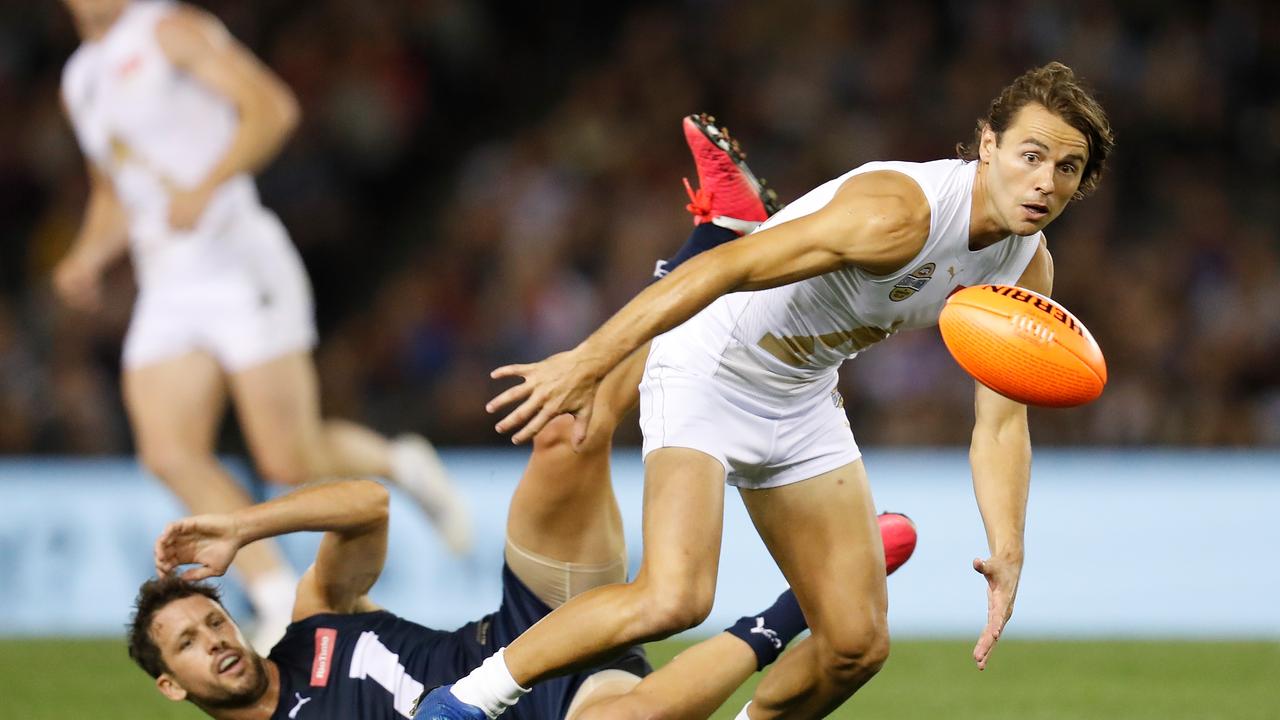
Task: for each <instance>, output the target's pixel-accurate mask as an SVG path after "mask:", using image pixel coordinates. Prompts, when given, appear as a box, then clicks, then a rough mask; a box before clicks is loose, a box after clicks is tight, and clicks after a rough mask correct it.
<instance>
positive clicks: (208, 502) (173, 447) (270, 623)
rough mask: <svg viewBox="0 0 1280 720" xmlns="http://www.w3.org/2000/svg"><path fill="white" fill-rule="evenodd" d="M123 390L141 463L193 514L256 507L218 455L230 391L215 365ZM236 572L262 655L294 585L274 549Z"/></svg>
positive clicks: (243, 556) (281, 623)
mask: <svg viewBox="0 0 1280 720" xmlns="http://www.w3.org/2000/svg"><path fill="white" fill-rule="evenodd" d="M123 388H124V400H125V407H126V409H127V410H128V413H129V422H130V424H131V426H132V428H133V436H134V442H135V443H136V445H137V447H138V455H139V458H140V460H141V461H142V463H143V465H144V466H146V467H147V469H148V470H150V471H151V472H152V473H154V474H155V475H156V476H158V477H159V478H160V479H161V480H162V481H164V483H165V484H166V485H167V486H169V488H170V489H171V490H173V492H174V494H176V495H177V496H178V499H179V500H181V501H182V503H183V504H184V505H186V507H187V508H188V509H189V510H190V511H191V513H193V514H202V513H225V512H230V511H232V510H235V509H237V508H242V507H246V506H248V505H249V504H251V500H250V498H249V495H248V493H246V492H245V491H244V488H242V487H241V486H240V485H239V484H238V483H237V482H236V481H235V480H234V479H233V478H232V477H231V476H230V475H228V474H227V472H226V470H225V469H224V468H223V467H222V466H221V465H220V464H219V463H218V461H217V458H216V457H215V455H214V442H215V436H216V433H217V428H218V425H219V422H220V421H221V419H222V413H223V410H224V409H225V407H226V385H225V380H224V378H223V374H222V369H221V368H220V367H219V366H218V364H217V362H216V361H215V360H214V359H213V358H212V357H210V356H208V355H206V354H204V353H189V354H187V355H183V356H180V357H177V358H174V359H170V360H165V361H161V362H157V363H151V364H147V365H144V366H141V367H136V368H128V369H126V370H125V372H124V377H123ZM235 567H236V569H237V570H238V571H239V572H240V573H241V574H242V575H243V576H244V579H245V585H246V589H247V591H248V594H249V598H250V600H251V602H252V603H253V606H254V610H255V611H256V612H257V614H258V622H259V626H260V627H259V631H258V632H257V633H255V638H254V645H255V646H257V647H258V649H259V650H262V651H264V652H265V651H266V650H268V649H270V645H271V644H273V643H274V641H275V639H277V638H278V637H279V635H282V634H283V633H284V628H285V626H286V625H288V623H289V615H290V611H291V609H292V606H293V592H294V585H295V584H296V582H297V578H296V576H295V573H294V572H293V570H292V569H291V568H290V567H289V566H288V564H287V563H286V562H285V560H284V556H283V555H282V554H281V552H280V550H279V546H277V545H276V543H275V542H274V541H262V542H256V543H253V544H251V545H248V546H246V547H244V548H243V549H242V550H241V551H240V552H239V554H237V556H236V561H235Z"/></svg>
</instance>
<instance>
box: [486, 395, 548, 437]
mask: <svg viewBox="0 0 1280 720" xmlns="http://www.w3.org/2000/svg"><path fill="white" fill-rule="evenodd" d="M542 405H543V400H542V399H541V398H539V397H533V396H531V397H529V398H528V399H526V400H525V401H524V402H522V403H520V407H517V408H516V409H515V410H512V411H511V412H510V413H508V414H507V416H506V417H504V418H502V420H500V421H498V424H497V425H494V426H493V428H494V429H495V430H497V431H498V432H500V433H509V432H511V431H512V430H518V429H521V428H523V427H524V426H525V425H527V424H529V421H530V420H532V419H533V417H534V416H535V415H537V414H538V411H539V410H541V409H542Z"/></svg>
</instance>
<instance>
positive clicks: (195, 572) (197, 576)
mask: <svg viewBox="0 0 1280 720" xmlns="http://www.w3.org/2000/svg"><path fill="white" fill-rule="evenodd" d="M217 574H218V573H216V572H214V570H213V568H211V567H207V566H205V565H197V566H196V567H193V568H191V569H190V570H187V571H186V572H184V573H182V579H183V580H188V581H191V582H195V581H197V580H204V579H205V578H211V577H213V576H214V575H217Z"/></svg>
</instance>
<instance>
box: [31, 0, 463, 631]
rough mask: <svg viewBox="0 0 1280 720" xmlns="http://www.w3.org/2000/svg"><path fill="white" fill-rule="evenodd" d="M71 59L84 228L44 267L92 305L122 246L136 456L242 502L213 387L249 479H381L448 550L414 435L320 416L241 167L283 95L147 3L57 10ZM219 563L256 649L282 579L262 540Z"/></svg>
mask: <svg viewBox="0 0 1280 720" xmlns="http://www.w3.org/2000/svg"><path fill="white" fill-rule="evenodd" d="M66 5H67V7H68V8H69V9H70V11H71V15H72V17H73V19H74V21H75V25H76V28H77V30H78V31H79V34H80V37H81V41H82V43H81V45H80V47H79V48H78V49H77V50H76V52H75V53H74V54H73V55H72V56H71V59H70V60H69V61H68V62H67V65H66V68H65V69H64V72H63V78H62V100H63V103H64V105H65V108H66V111H67V113H68V115H69V116H70V118H71V123H72V126H73V128H74V130H75V135H76V138H77V140H78V142H79V144H80V147H81V149H82V151H83V152H84V154H85V156H86V158H87V160H88V163H87V164H88V171H89V177H90V194H89V201H88V207H87V209H86V212H85V218H84V222H83V226H82V228H81V230H80V233H79V235H78V236H77V238H76V240H75V243H74V245H73V247H72V248H71V250H70V252H69V253H68V254H67V256H66V257H65V258H64V259H63V260H62V261H61V262H60V263H59V264H58V266H57V268H56V269H55V272H54V287H55V289H56V291H57V293H58V295H59V296H60V297H61V298H62V299H63V300H64V301H65V302H66V303H67V304H68V305H70V306H72V307H74V308H77V309H80V310H83V311H87V312H92V311H94V310H95V309H97V308H98V306H99V284H100V278H101V276H102V273H103V272H104V270H105V269H106V268H107V267H108V266H109V265H111V264H112V263H114V262H115V261H117V260H118V259H119V258H120V257H121V256H123V255H124V254H125V252H126V250H128V251H129V254H130V257H131V259H132V263H133V269H134V273H135V276H136V278H137V284H138V288H139V293H138V298H137V302H136V304H135V306H134V309H133V317H132V320H131V322H130V325H129V332H128V335H127V337H126V339H125V342H124V358H123V365H124V378H123V388H124V400H125V405H126V407H127V409H128V412H129V419H130V423H131V425H132V428H133V434H134V440H135V443H136V445H137V448H138V453H139V455H140V457H141V459H142V462H143V463H144V464H145V465H146V466H147V467H148V468H149V469H150V470H151V471H152V472H154V473H155V474H156V475H158V476H159V477H160V478H162V479H163V480H164V482H165V483H166V484H167V485H168V486H169V487H170V488H171V489H172V490H173V491H174V492H175V493H176V494H177V495H178V497H179V499H181V500H182V502H183V503H185V504H186V506H187V507H188V508H190V509H191V511H193V512H196V513H217V512H229V511H232V510H234V509H235V508H239V507H244V506H246V505H248V503H249V498H248V497H247V495H246V494H245V493H244V491H243V490H242V489H241V488H240V487H239V486H238V485H237V484H236V482H235V481H234V480H233V479H232V478H231V476H229V475H228V474H227V472H226V470H225V469H224V468H223V467H222V466H221V465H220V464H219V463H218V461H217V459H216V458H215V455H214V450H215V441H216V434H217V430H218V427H219V424H220V421H221V419H222V417H223V414H224V411H225V406H226V400H227V396H228V393H229V394H230V397H231V399H232V401H233V403H234V405H235V408H236V411H237V417H238V419H239V422H240V427H241V429H242V431H243V433H244V436H245V438H246V441H247V443H248V446H249V450H250V452H251V453H252V455H253V459H254V462H255V464H256V466H257V468H258V470H259V472H260V473H261V474H262V475H263V476H265V477H266V478H267V479H268V480H270V481H273V482H276V483H282V484H287V485H292V484H296V483H300V482H303V481H307V480H312V479H315V478H323V477H333V476H353V475H380V476H384V477H389V478H390V479H391V480H392V481H393V482H395V483H396V484H397V485H399V486H400V487H402V488H404V489H405V490H407V491H409V493H410V494H411V495H412V496H413V497H414V499H415V500H416V501H417V502H418V503H419V504H420V505H422V507H423V508H424V510H425V511H426V512H427V514H428V515H429V516H430V518H431V519H432V520H433V521H435V523H436V525H437V527H438V528H439V529H440V530H441V531H442V533H443V535H444V538H445V540H446V542H447V543H448V545H449V546H450V548H452V549H453V550H455V551H459V552H461V551H464V550H465V549H466V547H467V545H468V543H469V525H468V521H467V515H466V512H465V508H464V507H463V506H462V504H461V501H460V499H459V497H458V495H457V494H456V492H455V491H454V489H453V488H452V487H451V486H450V484H449V481H448V478H447V476H446V474H445V471H444V467H443V465H442V464H441V463H440V461H439V459H438V457H437V456H436V453H435V450H434V449H433V448H432V447H431V446H430V445H429V444H428V443H427V442H426V441H425V440H424V439H422V438H420V437H417V436H414V435H405V436H402V437H400V438H398V439H397V440H395V441H388V440H386V439H384V438H383V437H381V436H379V435H377V434H375V433H373V432H372V431H370V430H368V429H366V428H363V427H360V426H358V425H355V424H352V423H350V422H345V421H340V420H327V421H326V420H322V419H321V415H320V401H319V391H318V387H317V379H316V371H315V367H314V364H313V361H312V358H311V350H312V348H313V347H314V345H315V343H316V331H315V327H314V319H313V316H312V298H311V288H310V284H309V281H308V279H307V276H306V272H305V269H304V268H303V265H302V262H301V259H300V258H299V256H298V253H297V251H296V250H295V248H294V247H293V245H292V243H291V242H290V240H289V237H288V235H287V233H286V232H285V229H284V228H283V227H282V226H281V224H280V222H279V220H278V219H277V218H276V216H275V214H273V213H272V212H271V211H269V210H267V209H266V208H264V207H263V206H262V205H261V203H260V202H259V200H258V195H257V190H256V188H255V186H254V181H253V173H254V172H255V171H257V170H259V169H260V168H262V167H263V166H264V165H266V164H267V163H268V162H270V161H271V159H272V158H273V157H274V156H275V155H276V153H277V152H278V151H279V149H280V147H281V145H282V144H283V143H284V141H285V139H286V138H287V137H288V136H289V134H290V133H291V132H292V130H293V129H294V127H295V126H296V124H297V122H298V106H297V102H296V100H295V98H294V96H293V94H292V93H291V92H290V91H289V89H288V88H287V87H286V86H285V85H284V84H283V83H282V82H281V81H280V79H279V78H278V77H276V76H275V75H274V74H273V73H272V72H271V71H270V70H269V69H267V68H266V67H264V66H263V65H262V63H260V62H259V61H258V59H257V58H255V57H254V56H253V55H252V54H251V53H250V52H249V51H247V50H246V49H245V48H244V47H242V46H241V45H240V44H239V43H237V42H236V41H235V40H234V39H233V38H232V37H230V35H229V34H228V33H227V31H226V30H225V28H223V26H222V24H221V23H220V22H219V21H218V20H217V19H215V18H214V17H212V16H210V15H208V14H207V13H205V12H203V11H201V10H198V9H195V8H193V7H190V6H186V5H182V4H178V3H172V2H159V1H150V0H148V1H142V0H139V1H137V2H129V1H128V0H66ZM239 557H240V559H239V561H238V562H237V568H238V569H239V570H240V572H241V573H242V574H243V576H244V579H245V582H246V587H247V591H248V595H249V598H250V600H251V601H252V603H253V606H254V609H255V611H256V612H257V615H258V627H259V631H258V632H259V635H258V637H257V638H256V639H255V642H257V643H259V644H260V646H265V647H269V646H270V643H271V642H272V641H274V639H275V638H278V637H279V636H280V635H281V633H283V631H284V626H285V625H286V624H287V623H288V619H289V615H290V611H291V607H292V602H293V590H294V586H295V584H296V582H297V577H296V575H295V574H294V573H293V571H292V570H291V569H289V567H288V565H287V564H286V563H285V561H284V559H283V557H282V555H281V553H280V551H279V549H278V548H277V546H276V545H275V543H272V542H263V543H258V544H256V545H254V546H252V547H249V548H246V549H245V550H244V552H242V553H240V556H239Z"/></svg>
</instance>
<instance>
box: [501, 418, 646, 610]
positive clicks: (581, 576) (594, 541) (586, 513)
mask: <svg viewBox="0 0 1280 720" xmlns="http://www.w3.org/2000/svg"><path fill="white" fill-rule="evenodd" d="M572 432H573V418H572V417H571V416H569V415H562V416H560V417H558V418H555V419H554V420H552V421H551V422H550V423H548V424H547V426H546V427H545V428H543V429H542V431H541V432H540V433H538V435H537V436H536V437H534V440H533V454H532V455H531V456H530V458H529V464H528V465H527V466H526V468H525V472H524V476H523V477H521V479H520V484H519V485H517V486H516V489H515V492H514V493H513V494H512V496H511V507H510V510H509V512H508V513H507V547H506V553H505V555H506V561H507V565H508V566H509V567H510V568H511V571H512V573H514V574H515V576H516V577H518V578H519V579H520V581H521V582H523V583H524V584H525V585H526V586H527V587H528V588H529V589H530V590H532V591H533V593H534V595H536V596H538V598H539V599H540V600H542V601H543V602H544V603H546V604H547V605H548V606H549V607H551V608H556V607H559V606H560V605H562V604H564V603H565V601H567V600H568V599H569V598H571V597H573V596H574V595H577V594H579V593H581V592H583V591H585V590H589V589H591V588H594V587H597V586H600V585H607V584H610V583H618V582H622V581H624V580H626V574H627V552H626V543H625V541H624V539H623V534H622V515H621V513H620V512H619V510H618V502H617V500H616V499H615V498H614V494H613V485H612V484H611V483H610V482H609V450H610V447H611V446H610V445H609V444H608V443H595V444H594V445H593V446H592V447H591V448H589V449H584V450H583V451H581V452H576V451H575V450H574V449H573V447H572V443H571V440H570V436H571V434H572Z"/></svg>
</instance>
